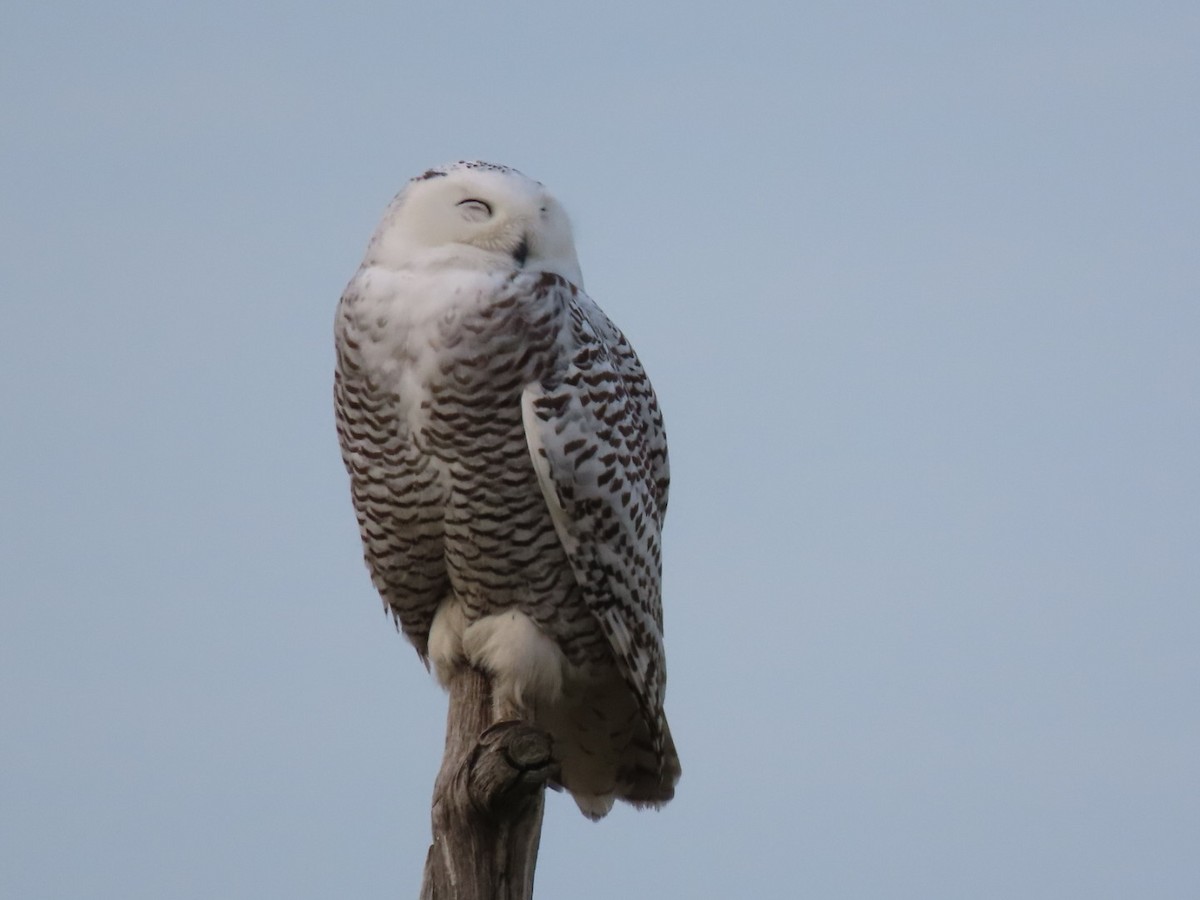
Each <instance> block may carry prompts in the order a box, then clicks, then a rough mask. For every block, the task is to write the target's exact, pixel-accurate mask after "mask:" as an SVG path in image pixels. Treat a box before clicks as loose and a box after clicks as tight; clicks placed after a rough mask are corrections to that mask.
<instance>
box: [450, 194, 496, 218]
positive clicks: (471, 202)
mask: <svg viewBox="0 0 1200 900" xmlns="http://www.w3.org/2000/svg"><path fill="white" fill-rule="evenodd" d="M458 208H459V209H460V210H462V216H463V218H464V219H466V220H467V221H468V222H482V221H484V220H485V219H490V218H491V217H492V207H491V206H489V205H488V204H487V203H486V202H484V201H483V200H477V199H475V198H474V197H468V198H467V199H466V200H460V201H459V202H458Z"/></svg>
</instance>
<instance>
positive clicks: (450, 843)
mask: <svg viewBox="0 0 1200 900" xmlns="http://www.w3.org/2000/svg"><path fill="white" fill-rule="evenodd" d="M554 770H555V763H554V758H553V744H552V742H551V739H550V736H549V735H548V734H546V733H545V732H543V731H540V730H539V729H537V728H534V727H533V726H531V725H528V724H526V723H525V722H519V721H502V722H493V721H492V693H491V686H490V684H489V681H488V677H487V676H486V675H485V674H484V673H482V672H480V671H478V670H477V669H473V668H471V667H469V666H464V667H463V668H461V669H460V670H459V671H458V673H457V674H456V675H455V676H454V679H453V680H452V681H451V683H450V708H449V711H448V713H447V715H446V751H445V755H444V756H443V757H442V768H441V771H439V772H438V777H437V782H436V783H435V785H434V788H433V843H432V844H431V845H430V847H429V854H428V856H426V858H425V878H424V882H423V883H422V885H421V900H531V898H532V897H533V870H534V867H535V866H536V864H537V852H538V841H539V840H540V839H541V835H542V809H543V806H544V801H545V794H546V790H545V787H546V780H547V779H548V778H549V777H550V776H551V775H552V774H553V773H554Z"/></svg>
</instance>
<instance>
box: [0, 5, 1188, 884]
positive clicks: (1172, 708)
mask: <svg viewBox="0 0 1200 900" xmlns="http://www.w3.org/2000/svg"><path fill="white" fill-rule="evenodd" d="M1198 48H1200V6H1198V5H1197V4H1196V3H1195V2H1194V0H1179V2H1153V0H1150V2H1138V3H1132V2H1127V3H1112V2H1103V0H1099V2H1097V0H1088V2H1058V0H1049V2H1047V0H1038V2H1028V0H1015V2H1014V0H1005V2H982V3H945V2H943V3H935V2H924V3H908V4H900V3H884V2H865V3H831V2H824V3H800V4H797V3H782V2H781V3H775V4H767V3H740V4H736V5H729V6H722V5H717V4H704V3H694V2H686V3H685V2H674V3H643V2H615V3H594V4H572V3H551V2H541V3H520V2H515V3H489V4H471V3H453V4H449V3H446V4H438V3H424V4H414V3H408V2H397V3H380V2H339V3H336V4H333V3H324V4H321V3H314V4H305V5H300V4H297V5H294V6H287V5H284V4H272V5H265V4H255V3H249V4H247V3H243V2H236V3H235V2H229V0H215V2H210V3H204V4H200V3H193V4H179V3H174V4H171V3H153V2H145V3H134V2H125V0H118V2H112V3H82V2H58V3H55V2H47V3H20V4H18V3H15V2H6V3H5V4H4V7H3V9H2V11H0V248H2V249H0V302H2V303H3V319H2V327H0V404H2V407H0V415H2V418H0V421H2V423H3V424H2V431H0V450H2V465H0V594H2V603H3V606H2V609H0V613H2V619H0V896H3V897H5V898H14V900H18V898H19V900H26V898H28V900H42V898H55V900H57V898H118V897H119V898H122V900H151V898H153V900H159V898H173V900H174V898H270V897H287V898H289V900H300V898H343V897H353V898H373V897H378V898H384V897H389V898H390V897H410V896H411V897H415V896H416V891H417V886H418V883H419V881H420V873H421V866H422V863H423V860H424V855H425V850H426V847H427V842H428V827H429V826H428V807H429V796H430V791H431V788H432V784H433V777H434V773H435V771H436V769H437V766H438V762H439V759H440V756H441V740H442V735H443V713H444V708H445V706H444V698H443V695H442V694H441V692H440V690H439V689H438V688H437V687H436V686H435V685H434V684H433V682H432V679H431V678H430V677H429V676H428V675H427V674H426V673H425V671H424V669H423V668H422V667H421V665H420V664H419V662H418V660H417V657H416V655H415V653H414V652H413V651H412V649H411V648H410V647H409V646H408V645H407V644H406V643H405V641H404V640H403V639H402V638H401V637H400V636H399V635H397V634H396V633H395V631H394V629H393V628H392V625H391V623H390V621H389V620H388V619H387V618H386V617H385V615H384V613H383V612H382V611H381V604H380V601H379V600H378V598H377V596H376V595H375V593H374V591H373V590H372V588H371V586H370V583H369V581H368V578H367V575H366V571H365V569H364V567H363V565H362V563H361V559H360V548H359V543H358V536H357V533H356V529H355V525H354V518H353V515H352V512H351V508H350V502H349V494H348V489H347V483H346V477H345V473H344V471H343V470H342V467H341V461H340V459H339V457H338V453H337V447H336V440H335V436H334V430H333V418H332V411H331V399H330V379H331V371H332V365H333V351H332V335H331V328H332V318H333V310H334V306H335V304H336V301H337V298H338V295H339V293H340V292H341V289H342V287H343V286H344V285H345V283H346V281H347V280H348V279H349V278H350V276H351V274H352V273H353V271H354V269H355V267H356V266H357V264H358V261H359V259H360V257H361V254H362V252H363V250H364V248H365V246H366V242H367V239H368V237H369V235H370V233H371V231H372V229H373V228H374V226H375V223H376V221H377V219H378V217H379V216H380V214H381V213H382V211H383V209H384V207H385V206H386V204H387V203H388V201H389V199H390V198H391V197H392V195H393V193H394V192H395V191H397V190H398V189H399V188H400V187H401V186H402V185H403V183H404V182H405V180H406V179H407V178H409V177H410V176H412V175H414V174H416V173H418V172H420V171H422V170H423V169H424V168H425V167H427V166H429V165H431V164H435V163H440V162H446V161H451V160H455V159H459V158H464V157H466V158H473V157H477V158H483V159H487V160H492V161H495V162H502V163H507V164H510V165H513V166H516V167H517V168H519V169H521V170H522V171H524V172H526V173H527V174H529V175H531V176H533V177H535V178H537V179H539V180H541V181H543V182H544V183H546V184H547V185H549V186H550V187H551V188H552V189H553V190H554V191H555V192H556V193H557V194H558V195H559V197H560V198H561V199H562V200H563V202H564V203H565V204H566V206H567V208H568V210H570V211H571V213H572V215H573V218H574V221H575V225H576V231H577V238H578V244H579V250H580V257H581V260H582V262H583V269H584V273H585V276H586V279H587V287H588V290H589V292H590V293H591V294H592V295H593V296H594V297H596V298H597V300H598V301H599V302H600V303H601V305H603V306H604V307H605V309H606V310H607V311H608V312H609V313H610V315H611V316H612V317H613V318H614V319H615V320H616V321H617V322H618V323H619V324H620V325H621V326H622V327H623V328H624V329H625V331H626V332H627V334H628V335H629V336H630V337H631V339H632V340H633V342H634V343H635V345H636V346H637V347H638V349H639V351H640V353H641V356H642V358H643V360H644V362H645V364H646V366H647V368H648V370H649V371H650V373H651V375H652V376H653V379H654V382H655V384H656V386H657V388H658V391H659V394H660V397H661V399H662V402H663V405H664V407H665V410H666V414H667V425H668V430H669V433H670V439H671V453H672V463H673V466H672V468H673V476H674V478H673V485H672V495H671V496H672V499H671V513H670V516H669V518H668V523H667V532H666V620H667V649H668V658H669V661H670V688H669V691H668V698H667V708H668V712H669V715H670V718H671V722H672V727H673V730H674V733H675V737H676V740H677V742H678V745H679V750H680V754H681V757H682V760H683V767H684V776H683V780H682V781H681V783H680V786H679V791H678V795H677V798H676V799H675V800H674V801H673V802H672V803H671V804H670V805H669V806H668V807H667V808H666V809H665V810H664V811H662V812H660V813H657V814H648V813H637V812H635V811H633V810H630V809H627V808H621V809H618V810H616V811H615V812H614V813H613V814H612V815H611V816H609V818H608V819H606V820H604V821H603V822H602V823H600V824H593V823H591V822H588V821H586V820H584V819H583V818H582V817H581V816H580V815H579V813H578V812H577V811H576V810H575V808H574V804H572V803H571V802H570V800H569V799H568V798H566V797H563V796H560V795H551V796H550V798H549V802H548V809H547V814H546V821H545V830H544V837H543V842H542V852H541V858H540V864H539V867H538V896H539V897H541V898H556V897H571V898H580V900H588V898H605V900H608V898H612V897H622V898H626V897H627V898H662V897H687V898H691V897H695V898H730V897H739V898H740V897H753V898H792V897H813V898H822V900H829V898H921V900H930V898H939V900H940V898H945V900H951V898H953V900H958V898H1020V900H1030V898H1079V897H1087V898H1089V900H1103V898H1114V900H1116V898H1122V900H1124V898H1130V897H1150V898H1179V900H1185V898H1186V900H1194V898H1196V897H1198V896H1200V850H1198V848H1200V50H1198Z"/></svg>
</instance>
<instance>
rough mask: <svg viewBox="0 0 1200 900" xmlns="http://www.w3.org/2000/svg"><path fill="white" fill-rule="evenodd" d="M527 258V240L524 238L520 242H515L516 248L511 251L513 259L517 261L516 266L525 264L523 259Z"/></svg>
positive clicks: (519, 266)
mask: <svg viewBox="0 0 1200 900" xmlns="http://www.w3.org/2000/svg"><path fill="white" fill-rule="evenodd" d="M528 258H529V242H528V241H526V240H525V239H524V238H522V239H521V243H519V244H517V249H516V250H514V251H513V259H515V260H516V261H517V268H521V267H522V266H524V265H525V260H526V259H528Z"/></svg>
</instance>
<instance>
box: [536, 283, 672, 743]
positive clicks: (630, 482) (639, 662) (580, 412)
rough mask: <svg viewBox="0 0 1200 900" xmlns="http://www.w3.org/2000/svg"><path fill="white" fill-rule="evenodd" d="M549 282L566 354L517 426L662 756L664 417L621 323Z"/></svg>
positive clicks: (578, 579)
mask: <svg viewBox="0 0 1200 900" xmlns="http://www.w3.org/2000/svg"><path fill="white" fill-rule="evenodd" d="M556 280H557V279H556ZM555 289H557V290H561V291H563V292H564V294H565V295H567V296H565V297H564V299H565V301H566V304H567V309H568V310H569V315H570V322H569V326H568V328H567V329H566V331H567V341H566V342H567V346H566V347H565V348H564V355H565V359H564V362H565V365H562V366H560V367H559V369H558V370H557V371H556V372H555V374H554V375H553V376H552V377H550V378H548V379H545V380H543V381H541V382H538V383H534V384H532V385H530V386H528V387H527V388H526V389H525V391H524V393H523V395H522V413H523V418H524V425H525V437H526V440H527V442H528V444H529V450H530V455H531V457H532V459H533V463H534V468H535V469H536V470H537V474H538V481H539V484H540V486H541V489H542V494H543V496H544V497H545V500H546V504H547V506H548V507H549V509H550V513H551V516H552V518H553V521H554V526H555V530H556V531H557V533H558V537H559V540H560V541H561V542H562V545H563V548H564V549H565V550H566V553H567V557H568V559H569V561H570V564H571V568H572V570H573V572H574V575H575V580H576V582H577V583H578V584H579V585H580V587H581V589H582V592H583V595H584V598H585V600H586V602H587V604H588V607H589V609H590V611H591V612H592V614H593V615H594V616H595V618H596V620H597V621H598V622H599V624H600V628H601V630H602V631H603V633H604V634H605V636H606V637H607V638H608V641H609V644H610V645H611V647H612V650H613V655H614V657H615V658H616V661H617V665H618V668H619V669H620V672H621V674H622V676H623V677H624V679H625V681H626V683H627V684H628V685H629V687H630V688H631V690H632V691H633V694H634V696H635V697H636V698H637V701H638V705H639V706H640V707H641V710H642V714H643V716H644V718H645V721H646V724H647V726H648V728H649V733H650V736H651V739H652V741H653V742H654V746H655V750H656V752H657V755H658V758H659V759H662V758H663V744H664V728H663V725H662V721H663V716H662V707H663V694H664V692H665V688H666V669H665V664H664V653H663V630H662V555H661V544H660V538H661V529H662V521H663V514H664V512H665V508H666V496H667V484H668V480H669V479H668V472H667V455H666V437H665V434H664V432H663V423H662V416H661V415H660V414H659V411H658V402H657V399H656V398H655V396H654V391H653V388H652V387H651V386H650V382H649V380H648V379H647V377H646V373H645V372H644V371H643V369H642V366H641V363H640V361H639V360H638V358H637V355H636V354H635V353H634V352H633V348H632V347H631V346H630V345H629V343H628V341H626V340H625V336H624V335H623V334H621V332H620V330H619V329H618V328H617V327H616V326H615V325H614V324H613V323H612V322H611V321H610V320H609V319H608V317H607V316H605V315H604V313H603V312H602V311H600V309H599V307H598V306H596V305H595V304H594V303H593V302H592V301H591V300H590V299H588V298H587V297H586V296H584V295H582V294H580V293H578V292H576V290H575V289H574V288H573V287H572V286H571V285H569V284H567V283H566V282H561V281H559V283H558V286H557V287H556V288H555Z"/></svg>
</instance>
